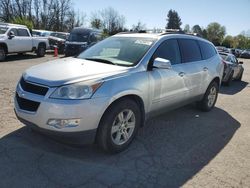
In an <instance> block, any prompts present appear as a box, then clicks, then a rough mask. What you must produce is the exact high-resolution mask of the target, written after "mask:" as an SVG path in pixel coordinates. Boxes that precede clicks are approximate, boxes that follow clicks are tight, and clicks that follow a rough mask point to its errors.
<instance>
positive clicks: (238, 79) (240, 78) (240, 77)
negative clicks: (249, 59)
mask: <svg viewBox="0 0 250 188" xmlns="http://www.w3.org/2000/svg"><path fill="white" fill-rule="evenodd" d="M243 72H244V70H242V71H241V73H240V75H239V77H238V78H237V79H236V80H237V81H241V80H242V76H243Z"/></svg>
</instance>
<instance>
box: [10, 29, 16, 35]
mask: <svg viewBox="0 0 250 188" xmlns="http://www.w3.org/2000/svg"><path fill="white" fill-rule="evenodd" d="M11 31H13V33H14V35H15V36H17V30H16V29H14V28H13V29H11V30H10V31H9V33H8V35H10V32H11Z"/></svg>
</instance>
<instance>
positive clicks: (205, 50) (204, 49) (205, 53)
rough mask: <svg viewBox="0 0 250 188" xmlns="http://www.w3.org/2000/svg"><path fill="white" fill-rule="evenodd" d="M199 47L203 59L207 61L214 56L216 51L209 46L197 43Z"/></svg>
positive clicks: (200, 42)
mask: <svg viewBox="0 0 250 188" xmlns="http://www.w3.org/2000/svg"><path fill="white" fill-rule="evenodd" d="M199 45H200V48H201V53H202V58H203V59H209V58H210V57H213V56H214V55H215V54H216V51H215V49H214V47H213V46H212V45H211V44H209V43H206V42H203V41H199Z"/></svg>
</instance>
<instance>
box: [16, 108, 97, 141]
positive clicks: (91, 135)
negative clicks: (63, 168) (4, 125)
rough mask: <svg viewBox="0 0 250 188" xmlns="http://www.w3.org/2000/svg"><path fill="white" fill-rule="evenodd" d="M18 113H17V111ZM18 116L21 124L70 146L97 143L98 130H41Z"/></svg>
mask: <svg viewBox="0 0 250 188" xmlns="http://www.w3.org/2000/svg"><path fill="white" fill-rule="evenodd" d="M15 113H16V111H15ZM16 116H17V118H18V120H19V121H20V122H22V123H23V124H24V125H26V126H28V127H30V128H32V129H33V130H36V131H38V132H40V133H42V134H44V135H47V136H49V137H51V138H53V139H58V140H60V141H63V142H66V143H69V144H93V143H94V142H95V137H96V131H97V129H93V130H88V131H81V132H58V131H52V130H48V129H44V128H41V127H39V126H37V125H35V124H34V123H31V122H29V121H26V120H25V119H22V118H20V117H19V116H18V115H17V113H16Z"/></svg>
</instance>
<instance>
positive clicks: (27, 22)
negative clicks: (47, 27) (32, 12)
mask: <svg viewBox="0 0 250 188" xmlns="http://www.w3.org/2000/svg"><path fill="white" fill-rule="evenodd" d="M11 23H14V24H21V25H26V26H27V27H28V28H29V29H30V30H31V29H33V23H32V21H31V20H29V19H28V18H25V17H22V18H21V17H16V18H14V19H13V20H12V21H11Z"/></svg>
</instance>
